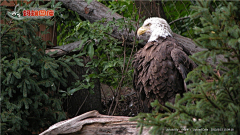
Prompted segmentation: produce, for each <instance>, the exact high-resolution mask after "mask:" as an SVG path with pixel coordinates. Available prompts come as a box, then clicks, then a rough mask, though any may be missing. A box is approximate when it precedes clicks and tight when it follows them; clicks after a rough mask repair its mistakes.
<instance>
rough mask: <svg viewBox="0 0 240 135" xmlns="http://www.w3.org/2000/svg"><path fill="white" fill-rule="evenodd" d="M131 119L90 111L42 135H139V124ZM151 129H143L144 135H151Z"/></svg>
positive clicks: (52, 127) (58, 124) (51, 128)
mask: <svg viewBox="0 0 240 135" xmlns="http://www.w3.org/2000/svg"><path fill="white" fill-rule="evenodd" d="M129 118H130V117H125V116H108V115H101V114H99V113H98V112H97V111H95V110H94V111H90V112H87V113H84V114H82V115H80V116H77V117H74V118H72V119H68V120H65V121H61V122H58V123H56V124H54V125H52V126H51V127H49V128H48V129H47V130H45V131H44V132H42V133H41V134H40V135H57V134H67V135H73V134H74V135H92V134H94V135H103V134H104V135H116V134H118V135H137V134H138V133H139V128H137V122H135V121H129ZM149 130H150V128H143V131H142V134H143V135H149V133H148V132H149Z"/></svg>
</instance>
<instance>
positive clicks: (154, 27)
mask: <svg viewBox="0 0 240 135" xmlns="http://www.w3.org/2000/svg"><path fill="white" fill-rule="evenodd" d="M144 33H146V34H148V35H150V38H149V40H148V42H151V41H157V39H158V38H159V37H163V38H166V37H167V36H171V37H172V33H173V32H172V30H171V28H170V26H169V24H168V23H167V21H166V20H164V19H162V18H158V17H152V18H148V19H147V20H145V21H144V23H143V26H142V27H140V28H139V29H138V31H137V35H138V36H140V35H142V34H144Z"/></svg>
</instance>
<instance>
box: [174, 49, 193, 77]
mask: <svg viewBox="0 0 240 135" xmlns="http://www.w3.org/2000/svg"><path fill="white" fill-rule="evenodd" d="M171 57H172V59H173V62H174V64H175V67H176V68H177V69H178V71H179V72H180V73H181V75H182V77H183V79H185V78H187V74H188V73H189V72H190V71H192V70H193V69H194V68H195V67H197V65H196V64H195V62H194V61H192V60H191V59H190V58H189V57H188V55H187V54H186V53H185V51H184V50H182V48H179V47H175V48H174V49H173V50H172V51H171Z"/></svg>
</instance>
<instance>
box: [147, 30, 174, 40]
mask: <svg viewBox="0 0 240 135" xmlns="http://www.w3.org/2000/svg"><path fill="white" fill-rule="evenodd" d="M166 37H172V34H171V32H169V31H168V29H166V28H162V27H159V28H157V29H155V30H154V31H153V32H152V33H151V36H150V38H149V40H148V42H152V41H158V40H159V38H160V39H162V38H166Z"/></svg>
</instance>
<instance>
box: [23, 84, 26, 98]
mask: <svg viewBox="0 0 240 135" xmlns="http://www.w3.org/2000/svg"><path fill="white" fill-rule="evenodd" d="M23 97H27V86H26V83H25V82H24V84H23Z"/></svg>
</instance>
